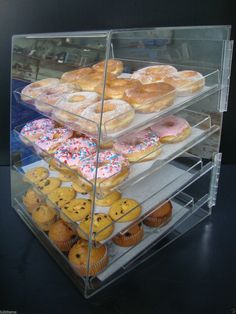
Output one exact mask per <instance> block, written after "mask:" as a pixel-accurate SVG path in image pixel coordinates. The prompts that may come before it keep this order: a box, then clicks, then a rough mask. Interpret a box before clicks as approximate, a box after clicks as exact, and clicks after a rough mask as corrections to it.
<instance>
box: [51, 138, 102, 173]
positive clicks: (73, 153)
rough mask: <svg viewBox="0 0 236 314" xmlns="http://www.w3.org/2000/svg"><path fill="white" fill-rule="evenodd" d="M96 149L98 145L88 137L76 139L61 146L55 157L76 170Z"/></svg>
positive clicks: (71, 139)
mask: <svg viewBox="0 0 236 314" xmlns="http://www.w3.org/2000/svg"><path fill="white" fill-rule="evenodd" d="M96 149H97V145H96V143H95V142H94V141H92V140H91V139H89V138H87V137H79V138H77V137H74V138H70V139H69V140H67V141H66V142H65V143H64V144H62V145H61V146H59V147H58V148H57V150H56V152H55V154H54V157H55V158H56V159H57V160H59V161H60V162H61V163H64V164H66V165H68V166H69V167H70V168H72V169H76V168H78V167H79V166H80V165H81V162H82V161H83V160H84V159H85V158H88V157H89V156H91V155H92V154H93V153H94V152H95V151H96Z"/></svg>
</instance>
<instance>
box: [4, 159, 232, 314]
mask: <svg viewBox="0 0 236 314" xmlns="http://www.w3.org/2000/svg"><path fill="white" fill-rule="evenodd" d="M235 178H236V165H234V166H233V165H224V166H222V172H221V177H220V188H219V193H218V199H217V206H216V207H215V208H214V210H213V214H212V216H211V217H210V218H207V219H206V220H204V221H203V222H202V223H200V224H199V225H197V226H196V227H195V228H193V229H192V230H190V231H189V232H188V233H186V234H185V235H184V236H182V237H181V238H180V239H178V240H177V241H175V242H174V243H173V244H171V245H170V246H168V247H167V248H166V249H164V250H162V251H161V252H160V253H158V254H156V255H154V256H153V257H152V258H151V259H149V260H148V261H146V262H145V263H143V264H142V265H140V266H139V267H138V268H136V269H135V270H133V271H131V272H130V273H129V274H127V275H125V276H124V277H123V278H121V279H119V280H118V281H117V282H116V283H114V284H113V285H111V286H109V287H107V288H105V289H104V290H103V291H102V292H100V293H98V294H97V295H96V296H94V297H93V298H91V299H89V300H85V299H84V298H83V297H82V295H81V294H80V293H79V292H78V290H77V289H76V287H75V286H74V285H73V283H72V282H71V281H70V279H69V278H67V277H66V275H65V274H64V272H63V271H62V270H61V269H60V268H59V266H57V264H56V263H55V262H54V260H53V259H52V258H51V257H50V256H49V255H48V253H47V252H46V251H45V250H44V248H43V247H42V245H41V244H40V243H39V242H38V240H37V239H36V238H34V236H33V234H32V233H31V231H30V230H29V229H28V227H27V226H26V225H25V224H24V223H23V222H22V221H21V219H20V218H19V217H18V215H17V214H16V213H15V211H14V209H12V208H11V205H10V179H9V167H0V313H2V312H3V311H16V312H17V313H20V314H26V313H27V314H28V313H29V314H39V313H40V314H44V313H50V314H54V313H55V314H61V313H71V314H74V313H79V314H87V313H96V314H100V313H102V314H113V313H114V314H118V313H122V314H123V313H124V314H126V313H127V314H128V313H129V314H133V313H145V314H149V313H150V314H151V313H158V314H169V313H172V314H175V313H177V314H179V313H180V314H184V313H188V314H190V313H191V314H192V313H199V314H208V313H209V314H214V313H219V314H224V313H226V314H227V313H229V314H230V313H233V314H236V245H235V243H236V205H235V202H234V193H235V191H236V184H235V181H234V180H235ZM3 313H4V312H3ZM6 313H7V312H6ZM13 313H14V312H13Z"/></svg>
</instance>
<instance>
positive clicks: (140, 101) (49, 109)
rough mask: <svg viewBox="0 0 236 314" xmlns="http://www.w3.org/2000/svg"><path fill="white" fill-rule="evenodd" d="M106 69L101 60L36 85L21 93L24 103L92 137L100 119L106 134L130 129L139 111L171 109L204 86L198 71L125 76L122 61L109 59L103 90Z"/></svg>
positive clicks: (161, 69) (152, 70) (157, 69)
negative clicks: (175, 102)
mask: <svg viewBox="0 0 236 314" xmlns="http://www.w3.org/2000/svg"><path fill="white" fill-rule="evenodd" d="M104 66H105V62H104V61H101V62H99V63H97V64H95V65H93V66H92V67H85V68H80V69H77V70H73V71H69V72H65V73H64V74H63V75H62V76H61V78H60V79H56V78H47V79H43V80H40V81H36V82H34V83H32V84H29V85H27V86H26V87H25V88H24V89H23V90H22V92H21V99H22V100H23V101H24V102H26V103H28V104H31V105H34V106H35V107H36V108H37V110H38V111H40V112H42V113H44V114H46V115H50V116H51V117H52V118H53V119H55V120H56V121H58V122H60V123H62V124H65V125H67V126H69V127H71V128H74V129H76V127H79V128H80V129H81V130H82V131H85V132H89V133H91V134H95V133H97V132H98V126H99V125H100V121H101V115H102V123H101V129H102V131H103V130H106V133H113V132H116V131H119V130H122V129H123V128H125V127H127V126H128V125H129V124H130V123H131V122H132V121H133V119H134V117H135V112H139V113H144V114H145V113H152V112H157V111H160V110H162V109H164V108H166V107H168V106H171V105H172V104H173V102H174V100H175V99H176V97H177V96H187V95H191V94H193V93H194V92H196V91H199V90H200V89H202V88H203V86H204V84H205V80H204V77H203V76H202V75H201V74H200V73H199V72H196V71H191V70H185V71H177V69H176V68H175V67H173V66H171V65H154V66H149V67H145V68H141V69H139V70H137V71H135V72H133V73H132V74H125V73H123V69H124V66H123V63H122V61H120V60H116V59H110V60H108V62H107V72H106V75H105V76H106V85H105V90H104ZM103 90H104V91H103ZM103 97H104V99H105V100H104V103H103V105H102V101H101V99H102V98H103Z"/></svg>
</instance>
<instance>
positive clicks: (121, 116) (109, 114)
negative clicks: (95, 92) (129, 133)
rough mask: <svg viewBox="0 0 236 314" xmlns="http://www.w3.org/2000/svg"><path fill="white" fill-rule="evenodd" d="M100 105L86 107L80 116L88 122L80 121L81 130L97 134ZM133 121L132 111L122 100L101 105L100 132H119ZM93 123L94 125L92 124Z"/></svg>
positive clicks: (98, 103) (107, 101)
mask: <svg viewBox="0 0 236 314" xmlns="http://www.w3.org/2000/svg"><path fill="white" fill-rule="evenodd" d="M101 110H102V103H101V102H100V101H99V102H97V103H95V104H93V105H91V106H89V107H87V108H86V109H85V110H84V111H83V112H82V113H81V116H82V117H84V118H86V119H88V120H90V121H91V122H89V121H88V120H84V121H82V119H81V128H82V129H83V130H85V131H88V132H90V133H96V132H98V126H99V123H100V119H101ZM133 119H134V109H133V108H132V107H131V106H130V105H129V104H128V103H127V102H126V101H123V100H119V99H116V100H105V101H104V103H103V114H102V131H106V132H107V133H112V132H115V131H118V130H121V129H122V128H123V127H125V126H127V125H128V124H129V123H130V122H131V121H132V120H133ZM94 122H95V123H94Z"/></svg>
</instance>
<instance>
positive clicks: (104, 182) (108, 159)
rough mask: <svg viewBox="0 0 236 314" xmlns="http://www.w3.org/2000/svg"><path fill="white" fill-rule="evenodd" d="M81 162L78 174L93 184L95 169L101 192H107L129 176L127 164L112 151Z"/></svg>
mask: <svg viewBox="0 0 236 314" xmlns="http://www.w3.org/2000/svg"><path fill="white" fill-rule="evenodd" d="M96 162H97V154H96V153H94V154H93V155H92V156H91V157H90V158H87V159H86V160H84V161H83V163H82V165H81V166H79V168H78V170H79V173H80V174H81V175H82V176H83V177H84V178H85V179H87V180H88V181H90V182H94V180H95V175H96V168H97V181H96V182H97V186H99V187H100V189H101V190H102V191H104V190H109V189H111V188H113V187H115V186H117V185H118V184H119V183H121V182H122V181H123V180H124V179H125V178H126V177H127V176H128V175H129V162H128V160H127V159H126V158H125V157H124V156H122V155H121V154H118V153H116V152H115V151H112V150H107V151H104V152H100V153H99V158H98V164H96ZM109 192H110V191H109Z"/></svg>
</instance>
